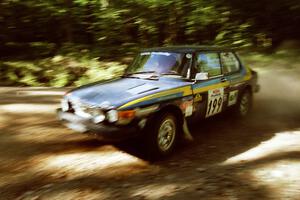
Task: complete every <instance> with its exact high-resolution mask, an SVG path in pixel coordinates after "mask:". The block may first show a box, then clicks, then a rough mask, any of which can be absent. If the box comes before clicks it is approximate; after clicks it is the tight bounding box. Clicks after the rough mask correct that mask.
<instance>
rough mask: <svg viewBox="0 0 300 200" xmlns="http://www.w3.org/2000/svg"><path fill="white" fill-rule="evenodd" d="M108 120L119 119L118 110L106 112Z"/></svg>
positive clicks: (114, 120)
mask: <svg viewBox="0 0 300 200" xmlns="http://www.w3.org/2000/svg"><path fill="white" fill-rule="evenodd" d="M106 116H107V120H108V121H109V122H111V123H113V122H116V121H118V111H116V110H110V111H108V112H107V114H106Z"/></svg>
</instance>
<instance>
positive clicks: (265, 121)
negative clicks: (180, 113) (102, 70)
mask: <svg viewBox="0 0 300 200" xmlns="http://www.w3.org/2000/svg"><path fill="white" fill-rule="evenodd" d="M259 75H260V80H259V81H260V83H261V86H262V89H261V91H260V93H258V94H257V95H255V105H254V110H253V113H252V114H251V115H250V116H249V117H248V118H246V119H243V120H236V119H233V118H232V117H231V116H230V113H226V114H223V115H220V116H216V117H214V118H212V119H208V120H205V121H202V122H199V124H197V125H193V126H191V127H190V130H191V133H192V134H193V136H194V141H193V142H185V143H182V144H181V145H180V146H178V148H177V151H176V152H175V153H174V155H172V156H171V157H170V158H168V159H166V160H163V161H159V162H155V163H151V162H149V161H147V160H146V159H145V156H144V155H143V152H142V151H141V150H140V149H141V148H142V147H141V146H139V145H138V144H136V143H135V141H128V142H125V143H122V144H109V143H104V142H101V141H98V140H96V139H94V138H91V137H88V136H86V135H82V134H78V133H75V132H73V131H71V130H68V129H67V128H65V127H63V126H62V125H61V124H60V123H59V122H58V120H57V119H56V116H55V109H56V108H57V107H59V104H58V102H59V99H60V98H61V95H62V94H63V93H64V91H65V89H57V88H0V199H5V200H7V199H19V200H25V199H26V200H29V199H30V200H41V199H64V200H68V199H224V200H225V199H226V200H227V199H230V200H234V199H243V200H244V199H295V200H297V199H300V173H299V172H300V106H299V102H300V79H299V77H300V73H299V71H296V70H291V69H289V70H282V69H281V70H268V69H267V68H266V69H264V70H261V73H260V74H259Z"/></svg>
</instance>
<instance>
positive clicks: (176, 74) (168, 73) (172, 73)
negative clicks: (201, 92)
mask: <svg viewBox="0 0 300 200" xmlns="http://www.w3.org/2000/svg"><path fill="white" fill-rule="evenodd" d="M161 75H175V76H182V75H180V74H179V73H178V72H166V73H161Z"/></svg>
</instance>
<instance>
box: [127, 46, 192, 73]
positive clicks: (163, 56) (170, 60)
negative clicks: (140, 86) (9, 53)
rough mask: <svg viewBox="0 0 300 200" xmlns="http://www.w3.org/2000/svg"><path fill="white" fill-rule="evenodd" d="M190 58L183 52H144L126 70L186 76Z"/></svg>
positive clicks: (128, 71)
mask: <svg viewBox="0 0 300 200" xmlns="http://www.w3.org/2000/svg"><path fill="white" fill-rule="evenodd" d="M188 58H189V56H185V54H182V53H173V52H172V53H169V52H142V53H140V54H139V55H138V56H137V57H136V58H135V59H134V61H133V63H132V65H131V66H129V68H128V69H127V71H126V74H127V75H131V74H148V73H149V74H151V73H156V74H159V75H177V76H185V74H186V71H187V68H188Z"/></svg>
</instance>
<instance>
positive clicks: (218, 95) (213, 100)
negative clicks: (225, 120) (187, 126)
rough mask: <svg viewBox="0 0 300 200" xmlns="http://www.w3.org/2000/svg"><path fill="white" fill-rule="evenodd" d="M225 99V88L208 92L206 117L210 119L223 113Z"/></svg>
mask: <svg viewBox="0 0 300 200" xmlns="http://www.w3.org/2000/svg"><path fill="white" fill-rule="evenodd" d="M223 98H224V88H218V89H213V90H209V91H208V102H207V109H206V117H210V116H212V115H215V114H217V113H220V112H221V111H222V107H223Z"/></svg>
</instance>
